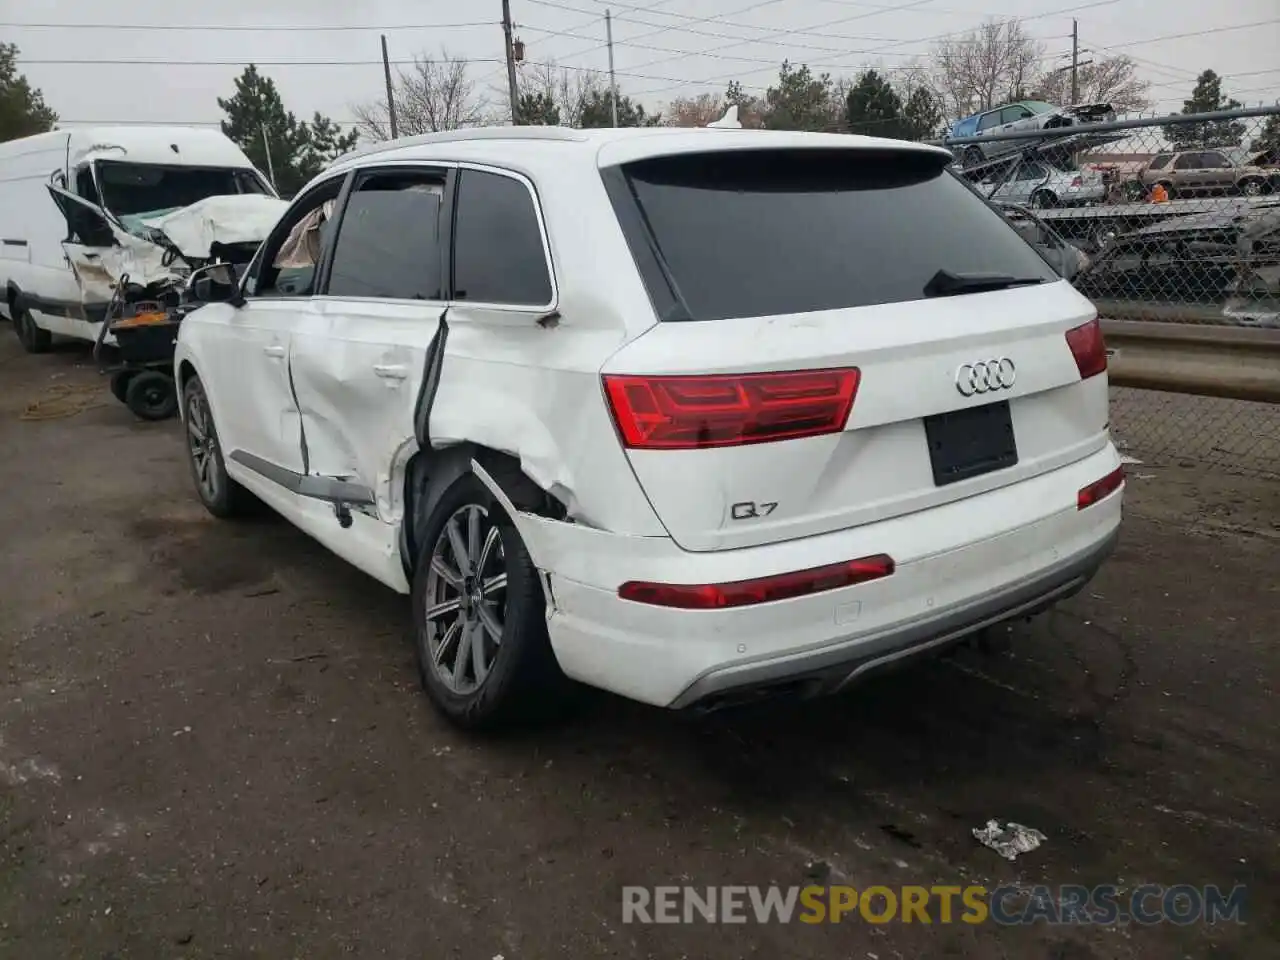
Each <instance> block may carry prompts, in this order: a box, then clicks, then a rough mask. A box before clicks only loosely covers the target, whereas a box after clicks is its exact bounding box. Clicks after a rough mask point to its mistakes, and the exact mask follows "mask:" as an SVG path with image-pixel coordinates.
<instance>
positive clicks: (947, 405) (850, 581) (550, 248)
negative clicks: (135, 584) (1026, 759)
mask: <svg viewBox="0 0 1280 960" xmlns="http://www.w3.org/2000/svg"><path fill="white" fill-rule="evenodd" d="M950 160H951V156H950V154H949V153H948V152H947V151H945V150H940V149H938V148H936V147H929V146H925V145H923V144H916V143H903V142H894V141H887V140H880V139H874V138H864V137H849V136H837V135H830V134H818V133H801V132H784V131H758V132H755V133H752V134H751V135H750V136H743V135H742V134H741V133H740V132H739V131H736V130H720V129H700V130H681V129H679V128H671V129H665V130H661V129H660V130H652V129H648V130H629V129H605V130H589V131H588V130H566V129H559V128H554V127H507V128H496V129H476V130H458V131H453V132H450V133H442V134H429V135H426V136H423V137H419V138H410V139H408V140H395V141H391V142H389V143H384V144H377V145H373V146H371V147H369V148H367V149H365V150H363V151H361V152H358V153H356V154H354V155H351V156H348V157H346V158H343V159H341V160H339V161H337V162H336V163H335V164H334V165H333V166H332V167H330V168H329V169H328V170H327V171H325V172H324V173H322V174H321V175H320V176H319V177H318V178H317V179H315V180H314V181H313V182H312V183H311V184H309V185H308V186H307V187H305V188H304V189H303V190H302V191H301V192H300V193H299V195H298V198H297V199H296V200H295V201H294V202H293V204H292V206H291V207H290V209H289V210H288V211H287V212H286V213H285V214H284V216H283V217H282V218H281V220H280V222H279V223H278V224H277V226H276V228H275V229H274V230H273V231H272V233H271V235H270V236H269V237H268V239H267V240H266V242H265V243H264V244H263V245H262V247H261V248H260V249H259V251H258V254H257V256H256V257H255V258H254V261H253V263H252V264H251V265H250V267H249V269H248V271H247V273H246V274H245V275H244V276H243V277H242V278H237V277H235V276H234V275H233V274H234V273H235V271H233V270H232V269H231V268H229V267H225V266H221V265H217V266H211V267H206V268H204V272H203V274H201V275H197V279H196V281H195V282H194V283H193V284H192V289H193V293H194V294H195V295H196V296H197V297H199V298H200V299H202V300H203V301H204V302H205V304H206V305H205V306H203V307H202V308H200V309H198V310H196V311H195V312H193V313H191V314H190V315H189V316H188V317H187V318H186V320H185V321H184V323H183V325H182V327H181V331H180V334H179V342H178V350H177V357H176V372H177V376H178V379H179V382H180V383H181V384H182V389H183V395H184V397H185V403H184V407H183V418H184V423H185V427H186V435H187V449H188V452H189V456H190V465H191V473H192V476H193V478H194V480H195V487H196V490H197V492H198V495H199V497H200V498H201V500H202V501H203V503H204V504H205V506H206V507H207V508H208V510H209V511H210V512H211V513H213V514H214V515H216V516H229V515H231V514H233V513H234V512H235V511H236V510H237V509H239V508H241V507H242V506H244V501H245V498H246V497H247V496H249V495H254V496H256V497H258V498H259V499H261V500H263V501H265V502H266V503H267V504H268V505H270V506H271V507H272V508H274V509H275V510H277V511H278V512H280V513H281V514H283V515H284V516H285V517H286V518H287V519H289V520H290V521H292V522H293V523H295V524H296V525H297V526H299V527H300V528H301V529H303V530H304V531H306V532H307V533H308V534H309V535H311V536H312V537H314V538H315V539H317V540H318V541H319V542H320V543H322V544H324V545H325V546H326V547H328V548H329V549H330V550H332V551H333V552H335V553H336V554H337V555H338V556H340V557H343V558H344V559H346V560H347V561H348V562H350V563H352V564H354V565H355V566H357V567H359V568H360V569H362V570H364V571H365V572H367V573H369V574H370V575H371V576H373V577H375V578H377V579H379V580H380V581H382V582H383V583H385V584H386V585H388V586H389V587H391V588H392V589H394V590H398V591H400V592H402V593H406V594H411V595H412V604H411V609H412V616H413V618H414V626H415V636H416V649H417V654H418V663H419V673H420V675H421V678H422V683H423V686H424V687H425V689H426V692H427V694H428V696H429V697H430V698H431V700H432V702H433V703H434V704H435V705H436V707H437V708H439V709H440V710H441V711H442V712H443V713H444V714H445V715H446V716H447V717H449V718H450V719H451V720H452V721H454V722H456V723H458V724H460V725H464V726H468V727H474V726H482V725H490V724H494V723H500V722H503V721H506V720H512V719H516V718H517V717H519V716H521V715H522V714H523V713H524V712H526V711H530V710H533V711H536V710H538V709H539V708H542V707H545V706H546V705H548V704H553V703H556V702H557V701H558V700H560V699H561V694H562V691H563V689H564V684H563V681H564V679H565V677H568V678H570V679H574V680H578V681H581V682H583V683H586V684H590V685H593V686H597V687H603V688H605V689H607V690H611V691H613V692H615V693H619V694H622V695H624V696H628V697H632V698H634V699H636V700H640V701H643V702H646V703H650V704H654V705H658V706H664V707H670V708H675V709H684V708H690V709H695V710H710V709H716V708H718V707H723V706H727V705H730V704H733V703H738V702H742V701H744V700H755V699H759V698H761V697H766V696H778V695H792V696H806V695H816V694H823V693H834V692H836V691H839V690H842V689H844V688H845V687H846V686H847V685H848V684H849V683H851V682H852V681H854V680H855V679H856V678H858V677H861V676H862V675H863V674H865V673H867V672H868V671H872V670H875V669H877V668H880V667H884V666H888V665H889V664H892V663H896V662H898V661H900V660H901V659H903V658H904V657H907V656H910V655H916V654H925V653H929V652H932V651H937V650H940V649H942V648H943V647H944V646H946V645H947V644H950V643H953V642H956V641H958V640H960V639H961V638H963V637H966V636H969V635H972V634H974V633H976V632H978V631H981V630H984V629H986V628H987V627H988V626H989V625H991V624H994V623H998V622H1000V621H1003V620H1006V619H1012V618H1023V617H1027V616H1029V615H1031V614H1033V613H1036V612H1039V611H1040V610H1043V609H1046V608H1047V607H1049V606H1050V605H1052V604H1054V603H1056V602H1057V601H1059V600H1060V599H1062V598H1063V597H1066V596H1069V595H1070V594H1072V593H1074V592H1076V591H1078V590H1080V589H1081V588H1082V587H1083V586H1084V585H1085V584H1086V583H1087V582H1088V580H1089V579H1090V577H1092V575H1093V574H1094V572H1095V571H1096V570H1097V569H1098V567H1099V565H1100V564H1101V563H1102V562H1103V560H1104V558H1105V557H1106V556H1107V555H1108V553H1109V552H1110V550H1111V549H1112V545H1113V543H1114V542H1115V539H1116V537H1117V534H1118V528H1119V525H1120V517H1121V499H1122V496H1123V493H1122V487H1123V482H1124V481H1123V470H1122V467H1121V463H1120V458H1119V455H1118V454H1117V452H1116V449H1115V446H1114V445H1113V444H1112V442H1111V437H1110V434H1109V431H1108V421H1109V410H1108V397H1107V373H1106V368H1107V356H1106V351H1105V349H1104V345H1103V339H1102V332H1101V328H1100V325H1099V323H1098V320H1097V311H1096V310H1095V309H1094V307H1093V305H1092V304H1090V303H1089V301H1088V300H1086V299H1085V298H1084V297H1082V296H1081V295H1080V294H1079V293H1077V292H1076V291H1075V290H1074V289H1073V288H1072V287H1071V285H1070V284H1068V283H1066V282H1064V281H1062V279H1061V278H1060V277H1059V276H1058V275H1057V274H1056V273H1055V272H1054V270H1053V269H1052V268H1051V267H1050V265H1049V264H1048V263H1046V262H1045V260H1044V259H1043V258H1042V257H1040V256H1038V255H1037V254H1036V252H1035V250H1033V249H1032V248H1031V247H1030V246H1028V245H1027V244H1026V243H1025V242H1023V241H1022V240H1021V239H1019V237H1018V236H1017V234H1016V232H1015V231H1014V230H1013V229H1012V228H1011V227H1010V226H1009V223H1008V222H1007V221H1006V220H1005V219H1004V218H1003V217H1002V216H1000V214H999V212H998V211H997V210H996V209H994V208H993V207H992V205H991V204H989V203H988V202H986V201H985V200H984V199H983V198H982V197H981V196H980V195H979V194H977V193H976V192H975V191H974V189H973V188H972V186H970V185H969V184H967V183H966V182H964V181H962V180H960V179H958V178H957V177H956V176H955V175H954V174H953V173H952V172H951V171H950V170H948V169H947V167H948V163H949V161H950ZM322 220H323V223H321V221H322ZM313 225H315V226H317V227H318V229H317V230H316V232H315V233H314V235H315V237H316V239H317V241H318V242H317V243H316V244H315V246H314V248H313V249H312V250H309V251H308V252H307V256H305V257H302V256H300V255H298V253H297V251H296V249H295V248H296V246H297V244H295V242H294V241H295V238H296V237H297V236H298V235H308V231H309V230H310V229H311V226H313ZM304 265H305V266H304ZM286 267H288V268H291V269H294V270H295V271H296V270H300V269H302V270H303V271H304V272H303V273H302V274H298V273H295V274H294V275H293V278H292V286H291V287H290V288H289V289H288V290H285V289H282V288H281V277H282V274H283V272H284V269H285V268H286Z"/></svg>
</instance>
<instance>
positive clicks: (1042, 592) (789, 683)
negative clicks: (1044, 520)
mask: <svg viewBox="0 0 1280 960" xmlns="http://www.w3.org/2000/svg"><path fill="white" fill-rule="evenodd" d="M1119 538H1120V533H1119V530H1116V531H1113V532H1112V533H1111V534H1110V535H1108V536H1107V537H1106V539H1104V540H1102V541H1101V542H1099V543H1097V544H1095V545H1093V546H1091V547H1089V548H1088V549H1086V550H1084V551H1082V552H1081V553H1079V554H1077V555H1075V556H1072V557H1068V558H1066V559H1064V560H1063V561H1062V562H1061V563H1059V564H1057V565H1056V566H1054V567H1052V568H1050V569H1049V570H1047V571H1044V572H1042V573H1039V574H1037V575H1035V576H1032V577H1029V578H1028V579H1027V580H1025V581H1022V582H1017V583H1013V584H1010V585H1008V586H1006V587H1002V588H999V589H996V590H993V591H991V592H989V593H987V594H985V595H982V596H978V597H974V598H973V599H972V600H970V601H969V602H967V603H962V604H958V605H957V606H955V607H953V608H950V609H948V610H947V611H946V612H945V613H943V614H942V615H940V616H924V617H921V618H919V619H917V620H915V621H913V622H909V623H901V624H897V625H896V626H894V627H892V628H890V629H889V630H885V631H882V632H880V633H878V634H874V635H871V636H864V637H858V638H856V639H853V640H850V641H848V642H846V643H842V644H837V645H834V646H831V647H827V648H824V649H822V650H816V651H812V652H808V653H801V654H798V655H796V656H791V657H785V658H780V659H778V660H774V661H767V662H764V663H759V664H750V665H747V666H743V667H739V668H734V667H727V668H725V669H723V670H717V671H713V672H711V673H708V674H705V675H704V676H702V677H699V678H698V679H697V680H695V681H694V682H693V683H692V684H690V685H689V686H688V687H686V688H685V690H684V691H683V692H682V693H681V694H680V696H678V697H677V698H676V699H675V700H674V701H673V702H672V703H671V704H670V706H671V707H673V708H676V709H680V708H692V709H695V710H698V709H701V710H711V709H715V708H717V707H720V706H724V705H727V704H730V703H734V702H741V701H743V700H749V699H753V698H754V697H756V696H760V695H771V694H775V693H782V692H785V693H789V694H792V695H797V696H821V695H824V694H832V693H836V692H838V691H839V690H840V689H841V688H843V687H845V686H846V685H848V684H850V683H852V682H853V681H854V680H856V679H857V678H859V677H861V676H863V675H865V674H868V673H871V672H873V671H875V670H878V669H882V668H885V667H888V666H891V665H893V664H896V663H899V662H900V661H903V660H907V659H910V658H912V657H916V656H922V655H926V654H929V653H932V652H937V651H939V650H941V649H943V648H945V647H947V646H950V645H951V644H954V643H957V642H958V641H960V640H963V639H964V638H965V637H968V636H970V635H971V634H973V633H976V632H977V631H979V630H981V629H983V628H985V627H988V626H991V625H993V624H997V623H1002V622H1004V621H1006V620H1014V619H1018V618H1021V617H1029V616H1032V615H1033V614H1036V613H1039V612H1041V611H1042V610H1045V609H1047V608H1048V607H1050V606H1052V605H1053V604H1054V603H1057V602H1058V601H1059V600H1065V599H1066V598H1067V597H1070V596H1072V595H1073V594H1075V593H1077V592H1079V591H1080V589H1081V588H1082V587H1084V585H1085V584H1087V583H1088V582H1089V581H1090V580H1091V579H1092V578H1093V575H1094V574H1095V573H1097V572H1098V568H1099V567H1101V566H1102V563H1103V561H1104V560H1106V558H1107V557H1108V556H1109V555H1110V553H1111V551H1112V550H1113V549H1114V547H1115V544H1116V541H1117V540H1119Z"/></svg>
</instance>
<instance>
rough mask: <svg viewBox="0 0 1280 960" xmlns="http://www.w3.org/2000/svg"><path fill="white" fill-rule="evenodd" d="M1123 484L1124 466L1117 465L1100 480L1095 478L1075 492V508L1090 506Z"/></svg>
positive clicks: (1080, 508) (1081, 508)
mask: <svg viewBox="0 0 1280 960" xmlns="http://www.w3.org/2000/svg"><path fill="white" fill-rule="evenodd" d="M1122 486H1124V466H1123V465H1121V466H1118V467H1116V468H1115V469H1114V470H1112V471H1111V472H1110V473H1108V474H1107V475H1106V476H1105V477H1103V478H1102V479H1101V480H1095V481H1094V482H1093V483H1091V484H1089V485H1088V486H1087V487H1085V488H1084V489H1082V490H1081V491H1080V492H1079V493H1077V494H1076V509H1077V510H1083V509H1084V508H1085V507H1092V506H1093V505H1094V504H1095V503H1097V502H1098V501H1099V500H1105V499H1106V498H1107V497H1109V496H1111V495H1112V494H1113V493H1115V492H1116V491H1117V490H1119V489H1120V488H1121V487H1122Z"/></svg>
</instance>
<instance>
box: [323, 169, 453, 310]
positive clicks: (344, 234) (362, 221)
mask: <svg viewBox="0 0 1280 960" xmlns="http://www.w3.org/2000/svg"><path fill="white" fill-rule="evenodd" d="M443 198H444V175H443V174H442V173H435V172H425V171H403V172H402V171H396V172H389V173H374V174H371V175H368V176H365V177H363V178H362V179H360V180H358V181H357V182H356V185H355V189H354V190H353V191H352V192H351V197H350V199H348V200H347V206H346V210H344V211H343V214H342V220H341V223H340V224H339V226H338V237H337V241H336V243H335V244H334V248H333V267H332V269H331V270H330V271H329V287H328V290H327V291H326V292H327V293H328V294H329V296H333V297H378V298H386V299H391V300H443V299H444V290H443V288H442V284H441V276H442V273H441V257H440V213H441V209H442V205H443Z"/></svg>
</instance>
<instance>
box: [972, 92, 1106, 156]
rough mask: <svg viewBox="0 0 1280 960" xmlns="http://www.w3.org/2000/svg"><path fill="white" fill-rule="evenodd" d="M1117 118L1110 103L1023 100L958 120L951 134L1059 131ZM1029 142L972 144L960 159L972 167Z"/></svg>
mask: <svg viewBox="0 0 1280 960" xmlns="http://www.w3.org/2000/svg"><path fill="white" fill-rule="evenodd" d="M1115 118H1116V112H1115V109H1114V108H1113V107H1112V106H1111V104H1109V103H1085V104H1079V105H1078V106H1074V107H1067V108H1063V107H1058V106H1054V105H1053V104H1052V103H1046V102H1044V101H1043V100H1019V101H1018V102H1016V103H1009V104H1005V105H1004V106H1001V107H995V108H994V109H991V110H984V111H983V112H982V113H975V114H973V116H970V117H965V118H964V119H963V120H958V121H956V123H955V124H954V125H953V126H952V128H951V136H953V137H984V136H992V135H994V134H1001V133H1016V132H1021V131H1024V130H1057V129H1059V128H1061V127H1072V126H1076V125H1078V124H1082V123H1097V122H1100V121H1103V120H1114V119H1115ZM1029 143H1030V141H1029V140H1026V139H1017V140H993V141H991V142H989V143H970V144H966V145H965V146H963V147H962V148H961V149H960V159H961V160H962V161H963V163H964V165H965V166H972V165H973V164H976V163H981V162H982V161H983V160H988V159H990V158H992V157H998V156H1000V155H1002V154H1006V153H1011V152H1013V151H1015V150H1021V149H1023V148H1025V147H1026V146H1028V145H1029Z"/></svg>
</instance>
